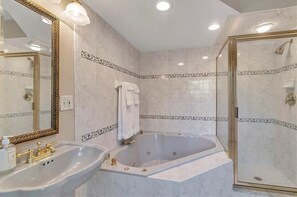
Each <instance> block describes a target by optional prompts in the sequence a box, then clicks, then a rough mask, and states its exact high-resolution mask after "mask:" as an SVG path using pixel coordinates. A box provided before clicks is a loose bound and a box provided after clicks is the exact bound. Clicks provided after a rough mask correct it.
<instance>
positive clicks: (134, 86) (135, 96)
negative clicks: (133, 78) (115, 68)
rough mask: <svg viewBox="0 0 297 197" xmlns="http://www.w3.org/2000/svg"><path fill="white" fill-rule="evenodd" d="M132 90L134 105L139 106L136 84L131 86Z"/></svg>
mask: <svg viewBox="0 0 297 197" xmlns="http://www.w3.org/2000/svg"><path fill="white" fill-rule="evenodd" d="M132 85H133V89H134V104H135V105H139V92H140V91H139V87H138V86H137V85H136V84H134V83H133V84H132Z"/></svg>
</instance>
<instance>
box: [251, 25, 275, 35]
mask: <svg viewBox="0 0 297 197" xmlns="http://www.w3.org/2000/svg"><path fill="white" fill-rule="evenodd" d="M273 26H274V24H273V23H262V24H260V25H258V26H257V27H255V29H254V30H255V32H257V33H264V32H268V31H270V30H271V28H272V27H273Z"/></svg>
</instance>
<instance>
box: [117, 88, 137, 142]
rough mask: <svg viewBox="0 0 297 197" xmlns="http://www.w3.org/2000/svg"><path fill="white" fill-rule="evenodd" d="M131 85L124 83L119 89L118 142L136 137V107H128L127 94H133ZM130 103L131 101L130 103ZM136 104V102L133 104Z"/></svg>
mask: <svg viewBox="0 0 297 197" xmlns="http://www.w3.org/2000/svg"><path fill="white" fill-rule="evenodd" d="M130 85H131V84H130V83H128V82H122V84H121V86H120V87H119V94H118V95H119V99H118V102H119V103H118V140H122V139H129V138H130V137H132V136H133V135H134V106H135V105H128V102H127V101H128V100H127V93H130V92H132V97H133V92H134V91H130V90H128V89H130ZM129 102H130V101H129ZM133 103H134V102H133Z"/></svg>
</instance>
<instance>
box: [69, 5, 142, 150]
mask: <svg viewBox="0 0 297 197" xmlns="http://www.w3.org/2000/svg"><path fill="white" fill-rule="evenodd" d="M85 7H86V9H87V12H88V14H89V17H90V20H91V23H92V24H91V25H87V26H85V27H79V26H77V27H76V29H75V60H76V61H75V114H76V115H75V129H76V131H75V133H76V140H77V141H81V138H82V135H84V134H88V135H89V134H90V133H92V132H95V135H94V136H93V137H94V138H91V139H90V140H88V141H87V143H95V144H99V145H103V146H107V147H108V148H109V149H113V148H115V147H116V146H118V142H117V130H116V129H113V130H111V131H108V132H103V133H102V134H100V135H97V134H96V131H101V130H100V129H103V128H109V127H110V126H112V125H115V124H116V123H117V90H116V89H115V88H114V82H115V80H118V81H130V82H133V83H136V84H138V81H139V79H138V78H137V77H135V76H131V75H130V73H133V72H134V73H138V72H139V64H140V53H139V51H137V50H136V49H135V48H134V47H133V46H132V45H131V44H129V42H128V41H127V40H125V39H124V38H123V37H122V36H121V35H120V34H119V33H118V32H116V31H115V30H114V29H113V28H112V27H111V26H110V25H109V24H107V23H106V22H105V21H104V20H103V19H102V18H101V17H100V16H98V15H97V14H96V13H95V12H94V11H92V10H91V9H90V8H89V7H88V6H87V5H85ZM94 32H96V33H94ZM86 55H88V56H90V58H88V56H86ZM92 58H95V59H92ZM99 60H100V61H104V62H105V63H106V64H108V65H103V64H102V63H101V62H98V61H99ZM114 66H115V67H114ZM125 69H126V70H125ZM126 71H129V72H130V73H127V72H126ZM124 72H126V73H124Z"/></svg>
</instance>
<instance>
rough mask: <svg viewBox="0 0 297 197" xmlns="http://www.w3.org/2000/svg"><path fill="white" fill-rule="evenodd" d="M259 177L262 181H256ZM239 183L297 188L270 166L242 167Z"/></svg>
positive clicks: (239, 173) (239, 172) (240, 168)
mask: <svg viewBox="0 0 297 197" xmlns="http://www.w3.org/2000/svg"><path fill="white" fill-rule="evenodd" d="M255 177H259V178H261V179H262V180H256V179H255ZM238 178H239V181H243V182H251V183H261V184H268V185H278V186H285V187H297V185H296V184H294V183H293V182H292V181H290V180H289V179H288V178H287V177H286V176H285V175H284V174H282V173H281V172H280V171H279V170H278V169H277V168H275V167H273V166H268V165H240V166H239V170H238Z"/></svg>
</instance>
